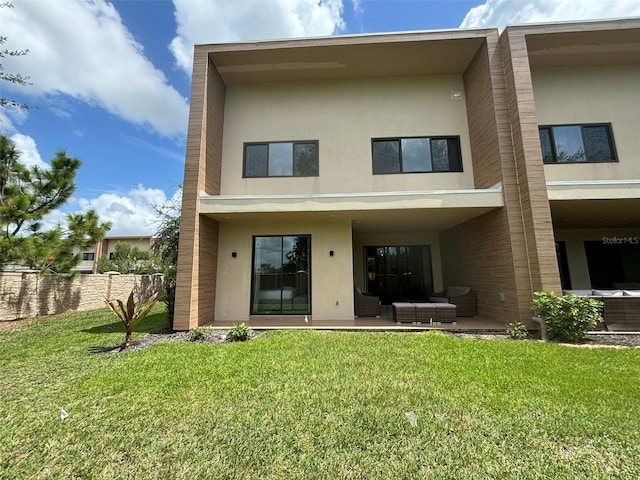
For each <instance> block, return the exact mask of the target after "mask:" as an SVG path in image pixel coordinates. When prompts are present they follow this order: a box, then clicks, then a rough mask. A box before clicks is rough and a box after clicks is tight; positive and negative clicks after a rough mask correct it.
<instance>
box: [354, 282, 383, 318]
mask: <svg viewBox="0 0 640 480" xmlns="http://www.w3.org/2000/svg"><path fill="white" fill-rule="evenodd" d="M354 294H355V301H354V306H355V311H356V315H357V316H358V317H379V316H380V297H377V296H375V295H367V294H366V293H363V292H362V290H360V289H359V288H358V287H356V288H355V290H354Z"/></svg>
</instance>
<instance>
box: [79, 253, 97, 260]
mask: <svg viewBox="0 0 640 480" xmlns="http://www.w3.org/2000/svg"><path fill="white" fill-rule="evenodd" d="M94 255H95V254H94V253H92V252H84V253H83V254H82V260H93V259H94Z"/></svg>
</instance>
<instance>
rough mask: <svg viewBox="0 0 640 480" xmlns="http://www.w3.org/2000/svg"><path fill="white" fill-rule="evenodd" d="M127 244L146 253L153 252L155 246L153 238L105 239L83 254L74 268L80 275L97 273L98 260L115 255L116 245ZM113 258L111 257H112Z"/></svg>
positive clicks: (124, 237) (127, 237) (121, 237)
mask: <svg viewBox="0 0 640 480" xmlns="http://www.w3.org/2000/svg"><path fill="white" fill-rule="evenodd" d="M118 242H127V243H128V244H129V245H131V246H132V247H138V248H139V249H140V250H143V251H145V252H147V251H149V250H151V247H152V246H153V238H152V237H151V236H120V237H104V239H102V241H101V242H98V243H97V244H96V245H95V247H94V248H93V249H92V250H85V251H83V252H82V262H80V264H79V265H78V266H77V267H75V268H74V270H77V271H79V272H80V273H97V272H98V259H99V258H100V256H102V255H103V254H104V255H107V256H111V255H113V251H114V250H115V247H116V243H118ZM110 258H111V257H110Z"/></svg>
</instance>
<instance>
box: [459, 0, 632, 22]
mask: <svg viewBox="0 0 640 480" xmlns="http://www.w3.org/2000/svg"><path fill="white" fill-rule="evenodd" d="M639 15H640V2H638V0H580V1H577V0H487V1H486V2H485V3H484V4H482V5H479V6H477V7H474V8H472V9H471V10H469V12H468V13H467V15H466V16H465V17H464V20H463V21H462V23H461V24H460V27H461V28H471V27H500V28H504V27H505V26H506V25H514V24H521V23H544V22H559V21H579V20H596V19H605V18H621V17H633V16H639Z"/></svg>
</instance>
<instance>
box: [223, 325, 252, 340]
mask: <svg viewBox="0 0 640 480" xmlns="http://www.w3.org/2000/svg"><path fill="white" fill-rule="evenodd" d="M252 331H253V330H252V329H251V327H249V326H248V325H245V324H244V323H237V324H236V325H234V326H233V327H232V328H230V329H229V332H228V333H227V338H228V339H229V341H230V342H244V341H245V340H249V337H251V332H252Z"/></svg>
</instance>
